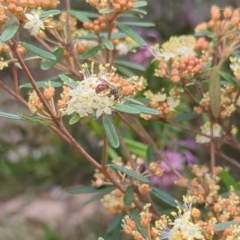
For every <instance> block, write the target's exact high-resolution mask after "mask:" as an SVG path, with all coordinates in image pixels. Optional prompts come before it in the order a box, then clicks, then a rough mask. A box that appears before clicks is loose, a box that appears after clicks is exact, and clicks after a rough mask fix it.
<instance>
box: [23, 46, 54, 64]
mask: <svg viewBox="0 0 240 240" xmlns="http://www.w3.org/2000/svg"><path fill="white" fill-rule="evenodd" d="M21 45H22V46H23V47H24V48H26V49H27V50H28V51H29V52H31V53H33V54H36V55H37V56H39V57H42V58H47V59H51V60H54V61H55V60H56V57H55V56H54V55H53V54H52V53H49V52H47V51H45V50H42V49H40V48H38V47H35V46H33V45H31V44H29V43H25V42H21Z"/></svg>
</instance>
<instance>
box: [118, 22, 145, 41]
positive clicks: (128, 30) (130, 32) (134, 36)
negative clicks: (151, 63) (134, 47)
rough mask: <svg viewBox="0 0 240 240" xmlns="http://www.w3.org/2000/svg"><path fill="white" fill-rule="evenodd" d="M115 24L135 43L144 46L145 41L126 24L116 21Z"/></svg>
mask: <svg viewBox="0 0 240 240" xmlns="http://www.w3.org/2000/svg"><path fill="white" fill-rule="evenodd" d="M117 26H118V27H119V28H120V29H121V30H122V31H123V32H124V33H126V35H127V36H129V37H130V38H131V39H133V40H134V41H135V42H136V43H137V44H139V45H141V46H146V45H147V43H146V42H145V41H144V40H143V39H142V38H141V37H140V36H139V35H138V34H136V33H135V32H134V31H133V30H132V29H131V28H129V27H128V26H126V25H124V24H122V23H117Z"/></svg>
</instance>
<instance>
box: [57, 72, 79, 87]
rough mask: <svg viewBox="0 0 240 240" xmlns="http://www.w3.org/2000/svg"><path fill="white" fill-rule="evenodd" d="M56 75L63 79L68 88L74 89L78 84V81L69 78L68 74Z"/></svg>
mask: <svg viewBox="0 0 240 240" xmlns="http://www.w3.org/2000/svg"><path fill="white" fill-rule="evenodd" d="M58 76H59V78H60V79H61V80H62V81H63V83H64V84H66V85H67V86H69V87H70V88H73V89H74V88H76V87H77V86H78V83H77V82H76V81H74V80H73V79H71V78H69V77H68V76H66V75H64V74H60V75H58Z"/></svg>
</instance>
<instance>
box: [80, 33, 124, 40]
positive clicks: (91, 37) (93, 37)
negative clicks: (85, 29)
mask: <svg viewBox="0 0 240 240" xmlns="http://www.w3.org/2000/svg"><path fill="white" fill-rule="evenodd" d="M107 36H108V34H107V33H106V32H104V33H101V34H100V37H106V38H107ZM125 37H126V34H125V33H122V32H118V33H113V34H112V35H111V40H113V39H119V38H125ZM76 38H77V39H87V40H98V37H97V36H96V35H94V34H86V35H83V36H81V37H76Z"/></svg>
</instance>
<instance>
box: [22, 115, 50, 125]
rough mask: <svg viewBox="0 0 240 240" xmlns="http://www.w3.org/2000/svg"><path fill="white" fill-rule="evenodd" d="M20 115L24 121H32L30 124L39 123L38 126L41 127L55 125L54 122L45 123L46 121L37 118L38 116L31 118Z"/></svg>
mask: <svg viewBox="0 0 240 240" xmlns="http://www.w3.org/2000/svg"><path fill="white" fill-rule="evenodd" d="M18 115H19V116H20V117H21V118H22V119H24V120H27V121H30V122H33V123H37V124H40V125H43V126H50V125H53V123H52V122H49V121H45V120H43V119H41V118H40V117H37V116H33V117H29V116H25V115H22V114H18Z"/></svg>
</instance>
